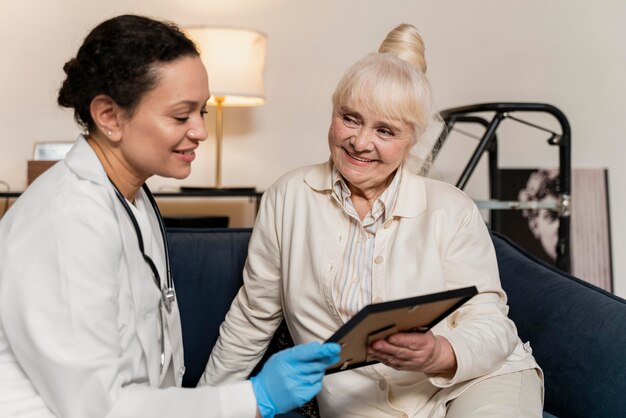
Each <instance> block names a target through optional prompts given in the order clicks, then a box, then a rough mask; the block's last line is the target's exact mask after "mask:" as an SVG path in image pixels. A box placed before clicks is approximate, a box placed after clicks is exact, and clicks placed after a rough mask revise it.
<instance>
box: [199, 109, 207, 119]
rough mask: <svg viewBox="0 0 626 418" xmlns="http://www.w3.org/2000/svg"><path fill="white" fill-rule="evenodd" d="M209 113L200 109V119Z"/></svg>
mask: <svg viewBox="0 0 626 418" xmlns="http://www.w3.org/2000/svg"><path fill="white" fill-rule="evenodd" d="M207 113H209V112H208V111H207V110H206V108H202V109H200V117H201V118H203V119H204V117H205V116H206V114H207Z"/></svg>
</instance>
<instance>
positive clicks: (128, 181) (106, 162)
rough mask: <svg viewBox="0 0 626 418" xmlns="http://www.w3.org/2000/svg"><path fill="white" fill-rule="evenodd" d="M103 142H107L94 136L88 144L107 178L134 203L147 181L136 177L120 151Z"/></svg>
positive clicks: (90, 136) (89, 138)
mask: <svg viewBox="0 0 626 418" xmlns="http://www.w3.org/2000/svg"><path fill="white" fill-rule="evenodd" d="M103 141H107V140H106V139H104V140H101V139H98V138H96V137H94V136H93V135H89V137H87V143H88V144H89V145H90V146H91V148H92V149H93V150H94V152H95V153H96V155H97V156H98V159H99V160H100V163H101V164H102V167H104V171H105V172H106V173H107V176H109V178H110V179H111V181H112V182H113V184H114V185H115V187H117V189H118V190H119V191H120V193H122V196H124V197H125V198H126V199H128V200H129V201H130V202H133V201H134V200H135V195H136V194H137V191H138V190H139V188H140V187H141V186H142V184H143V183H144V182H145V180H146V179H141V178H139V177H138V176H136V175H134V174H133V173H132V171H131V170H130V169H129V168H128V166H127V164H126V163H125V162H124V161H123V159H122V158H120V155H119V152H117V150H118V149H117V148H114V147H112V146H111V145H110V144H109V143H107V142H104V143H103Z"/></svg>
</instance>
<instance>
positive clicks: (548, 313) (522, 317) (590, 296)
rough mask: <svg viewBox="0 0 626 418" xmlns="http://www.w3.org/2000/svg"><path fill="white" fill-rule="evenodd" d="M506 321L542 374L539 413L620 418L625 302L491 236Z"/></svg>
mask: <svg viewBox="0 0 626 418" xmlns="http://www.w3.org/2000/svg"><path fill="white" fill-rule="evenodd" d="M492 240H493V243H494V245H495V249H496V254H497V258H498V266H499V269H500V277H501V280H502V286H503V288H504V290H505V291H506V292H507V295H508V298H509V300H508V303H509V306H510V312H509V316H510V318H511V319H512V320H513V321H514V322H515V324H516V326H517V328H518V332H519V335H520V337H521V338H522V340H524V341H530V344H531V347H532V348H533V354H534V356H535V358H536V359H537V362H538V363H539V365H540V366H541V368H542V369H543V371H544V375H545V410H546V411H548V412H550V413H551V414H554V415H556V416H559V417H595V418H600V417H618V416H621V417H626V396H624V394H625V393H626V301H625V300H624V299H622V298H619V297H617V296H615V295H612V294H610V293H608V292H606V291H604V290H602V289H600V288H598V287H596V286H593V285H591V284H589V283H587V282H584V281H582V280H580V279H577V278H576V277H573V276H571V275H568V274H566V273H563V272H561V271H560V270H558V269H556V268H555V267H553V266H550V265H548V264H546V263H544V262H542V261H540V260H538V259H537V258H535V257H534V256H532V255H530V254H528V253H527V252H526V251H524V250H523V249H521V248H520V247H519V246H517V245H516V244H514V243H512V242H511V241H510V240H509V239H507V238H505V237H503V236H502V235H499V234H496V233H492Z"/></svg>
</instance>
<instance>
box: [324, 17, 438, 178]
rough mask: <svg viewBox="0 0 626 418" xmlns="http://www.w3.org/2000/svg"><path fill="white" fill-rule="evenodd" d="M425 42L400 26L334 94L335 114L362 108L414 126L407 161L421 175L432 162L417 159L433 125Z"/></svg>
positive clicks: (351, 71) (352, 69)
mask: <svg viewBox="0 0 626 418" xmlns="http://www.w3.org/2000/svg"><path fill="white" fill-rule="evenodd" d="M426 68H427V66H426V59H425V57H424V42H423V41H422V38H421V36H420V34H419V33H418V31H417V29H415V27H414V26H412V25H408V24H401V25H399V26H397V27H396V28H394V29H393V30H392V31H391V32H389V33H388V34H387V36H386V38H385V40H384V41H383V43H382V44H381V46H380V48H379V49H378V52H375V53H371V54H369V55H366V56H365V57H364V58H362V59H360V60H359V61H357V62H356V63H355V64H354V65H352V66H351V67H350V68H349V69H348V71H346V73H345V74H344V76H343V77H342V79H341V80H340V81H339V84H338V85H337V88H336V89H335V92H334V94H333V99H332V100H333V111H335V112H336V111H337V110H338V109H340V108H341V107H344V106H345V107H353V106H355V105H363V106H365V107H367V108H368V109H370V110H372V111H374V112H376V113H379V114H382V115H385V116H387V117H389V118H391V119H394V120H400V121H403V122H406V123H408V124H410V125H412V126H413V128H414V141H415V144H414V146H413V149H412V150H411V153H410V155H409V157H408V160H409V162H410V163H411V164H410V165H411V167H412V168H414V171H417V172H422V171H423V170H424V168H425V164H424V162H425V161H426V160H429V158H422V157H419V156H418V155H419V154H420V153H423V152H422V151H421V150H419V149H418V148H421V147H420V146H418V143H419V142H421V141H418V139H420V138H421V137H422V136H423V135H424V133H425V132H426V131H427V130H428V128H429V127H430V125H431V122H432V121H433V112H432V98H431V90H430V84H429V83H428V79H427V77H426Z"/></svg>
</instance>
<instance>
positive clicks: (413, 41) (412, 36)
mask: <svg viewBox="0 0 626 418" xmlns="http://www.w3.org/2000/svg"><path fill="white" fill-rule="evenodd" d="M424 51H425V47H424V41H423V40H422V37H421V36H420V34H419V32H418V31H417V29H416V28H415V26H413V25H409V24H407V23H403V24H401V25H398V26H396V27H395V28H394V29H393V30H392V31H391V32H389V33H388V34H387V36H386V37H385V40H384V41H383V43H382V44H381V45H380V48H378V52H380V53H382V54H385V53H388V54H393V55H395V56H397V57H398V58H400V59H401V60H403V61H405V62H407V63H409V64H411V65H412V66H413V67H415V68H416V69H417V70H419V71H420V72H421V73H422V74H426V68H427V66H426V57H425V54H424Z"/></svg>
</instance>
